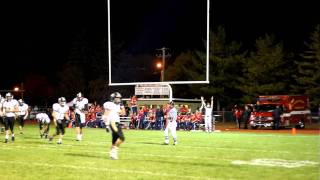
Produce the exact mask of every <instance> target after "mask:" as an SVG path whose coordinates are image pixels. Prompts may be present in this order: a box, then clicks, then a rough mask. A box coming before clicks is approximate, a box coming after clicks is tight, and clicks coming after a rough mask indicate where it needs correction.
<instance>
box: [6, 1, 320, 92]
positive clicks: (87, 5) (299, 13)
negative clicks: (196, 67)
mask: <svg viewBox="0 0 320 180" xmlns="http://www.w3.org/2000/svg"><path fill="white" fill-rule="evenodd" d="M202 1H203V2H201V1H200V0H134V1H133V0H111V16H112V17H111V22H112V34H113V36H112V40H114V41H119V42H120V41H123V42H124V43H125V46H124V48H125V50H126V51H128V52H130V53H133V54H134V53H136V54H138V53H150V54H152V53H154V50H155V49H156V48H161V47H163V46H167V47H170V48H171V49H172V51H174V52H176V53H177V52H182V51H185V50H188V49H203V44H202V43H203V42H202V39H203V38H205V23H206V20H205V17H206V12H205V10H206V7H205V6H206V0H202ZM317 7H318V6H316V5H315V1H310V2H308V1H300V2H290V3H289V2H282V3H279V2H276V1H228V0H224V1H214V0H211V27H217V26H218V25H223V26H224V27H225V29H226V31H227V35H228V37H229V38H230V39H231V40H237V41H241V42H242V43H243V44H244V47H248V48H252V46H253V44H254V40H255V39H256V38H257V37H259V36H262V35H264V34H265V33H274V34H275V35H276V37H277V39H279V40H281V41H283V43H284V45H285V47H286V48H287V49H289V50H292V51H295V52H301V51H302V46H303V41H304V40H306V39H307V37H309V33H310V32H311V31H312V30H313V28H314V27H315V25H316V24H319V23H320V20H319V19H320V15H319V10H318V8H317ZM2 8H3V9H4V10H3V11H2V13H3V14H4V16H3V17H4V21H3V23H2V26H1V27H2V30H3V31H2V33H1V44H2V46H1V47H2V53H1V55H0V56H1V71H0V76H1V81H0V89H11V88H12V87H13V86H14V85H16V84H19V83H20V82H22V81H24V78H25V77H26V76H28V75H30V74H40V75H43V76H46V77H47V79H48V80H49V81H50V80H52V81H55V80H56V79H55V77H54V75H55V74H56V72H57V71H59V69H60V67H61V65H62V64H63V63H65V62H66V61H67V57H68V56H69V55H70V52H71V48H72V46H73V43H74V41H75V40H76V39H77V37H78V36H79V34H81V32H85V33H86V34H87V37H88V38H89V39H90V41H91V42H97V43H98V42H101V40H102V39H106V37H107V8H106V0H105V1H98V0H97V1H89V0H87V1H79V0H66V1H58V0H56V1H53V0H44V1H32V0H30V1H10V2H6V3H5V5H4V6H3V7H2ZM203 11H204V12H203ZM186 36H187V37H189V39H185V37H186ZM106 52H107V49H106ZM106 63H107V60H106Z"/></svg>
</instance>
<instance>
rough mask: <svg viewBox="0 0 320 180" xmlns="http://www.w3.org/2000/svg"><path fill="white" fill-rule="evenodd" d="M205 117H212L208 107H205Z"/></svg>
mask: <svg viewBox="0 0 320 180" xmlns="http://www.w3.org/2000/svg"><path fill="white" fill-rule="evenodd" d="M204 109H205V115H206V116H211V115H212V108H208V107H205V108H204Z"/></svg>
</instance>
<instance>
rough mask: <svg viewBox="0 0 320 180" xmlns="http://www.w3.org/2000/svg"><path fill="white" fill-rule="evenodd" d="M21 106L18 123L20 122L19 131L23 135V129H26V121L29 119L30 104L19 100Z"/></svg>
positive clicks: (19, 106) (19, 107)
mask: <svg viewBox="0 0 320 180" xmlns="http://www.w3.org/2000/svg"><path fill="white" fill-rule="evenodd" d="M18 102H19V105H18V110H19V111H18V113H17V115H18V122H19V130H20V134H23V127H24V121H25V120H26V119H27V117H28V115H29V112H28V108H29V106H28V104H26V103H25V102H24V101H23V100H22V99H19V101H18Z"/></svg>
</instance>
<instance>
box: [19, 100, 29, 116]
mask: <svg viewBox="0 0 320 180" xmlns="http://www.w3.org/2000/svg"><path fill="white" fill-rule="evenodd" d="M28 108H29V106H28V104H26V103H23V104H22V106H21V105H20V104H19V106H18V109H19V112H18V113H17V114H18V115H19V116H24V115H26V114H27V111H28Z"/></svg>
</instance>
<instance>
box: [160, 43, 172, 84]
mask: <svg viewBox="0 0 320 180" xmlns="http://www.w3.org/2000/svg"><path fill="white" fill-rule="evenodd" d="M157 50H159V51H162V55H161V57H162V69H161V79H160V81H161V82H163V81H164V69H165V65H166V57H170V54H166V50H169V48H166V47H163V48H160V49H157Z"/></svg>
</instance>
